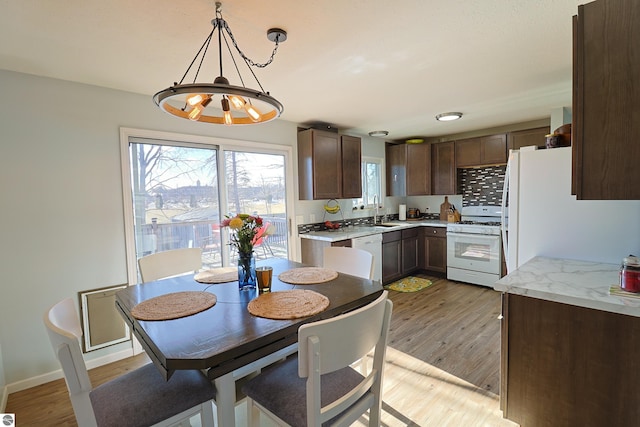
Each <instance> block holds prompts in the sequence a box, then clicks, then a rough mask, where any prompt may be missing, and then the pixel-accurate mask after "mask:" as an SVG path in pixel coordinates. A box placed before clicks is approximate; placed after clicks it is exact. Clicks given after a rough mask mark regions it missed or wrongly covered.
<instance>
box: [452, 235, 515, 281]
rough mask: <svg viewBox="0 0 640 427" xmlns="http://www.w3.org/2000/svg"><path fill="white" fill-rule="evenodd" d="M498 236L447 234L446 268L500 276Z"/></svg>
mask: <svg viewBox="0 0 640 427" xmlns="http://www.w3.org/2000/svg"><path fill="white" fill-rule="evenodd" d="M500 249H501V248H500V236H495V235H487V234H467V233H454V232H448V233H447V267H453V268H461V269H464V270H471V271H478V272H482V273H490V274H500V268H501V263H502V259H501V258H502V254H501V251H500Z"/></svg>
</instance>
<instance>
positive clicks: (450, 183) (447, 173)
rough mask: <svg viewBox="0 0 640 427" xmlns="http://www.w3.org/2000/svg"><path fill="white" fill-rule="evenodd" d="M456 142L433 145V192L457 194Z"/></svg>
mask: <svg viewBox="0 0 640 427" xmlns="http://www.w3.org/2000/svg"><path fill="white" fill-rule="evenodd" d="M455 161H456V159H455V143H454V142H453V141H450V142H442V143H440V144H432V145H431V194H433V195H448V194H456V165H455Z"/></svg>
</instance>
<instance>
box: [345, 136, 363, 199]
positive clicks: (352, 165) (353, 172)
mask: <svg viewBox="0 0 640 427" xmlns="http://www.w3.org/2000/svg"><path fill="white" fill-rule="evenodd" d="M340 146H341V150H342V153H341V154H342V194H341V196H340V197H342V198H344V199H350V198H352V199H357V198H360V197H362V143H361V140H360V138H357V137H355V136H349V135H341V136H340Z"/></svg>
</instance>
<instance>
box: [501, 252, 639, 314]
mask: <svg viewBox="0 0 640 427" xmlns="http://www.w3.org/2000/svg"><path fill="white" fill-rule="evenodd" d="M619 271H620V266H619V265H617V264H604V263H597V262H589V261H577V260H569V259H558V258H546V257H535V258H533V259H531V260H529V261H528V262H526V263H525V264H523V265H522V266H520V267H519V268H518V269H517V270H515V271H513V272H511V273H509V274H508V275H507V276H505V277H503V278H502V279H500V280H498V281H497V282H496V283H495V284H494V286H493V288H494V289H495V290H497V291H501V292H506V293H510V294H515V295H523V296H528V297H532V298H539V299H543V300H546V301H554V302H560V303H564V304H570V305H575V306H578V307H585V308H592V309H596V310H603V311H608V312H611V313H618V314H626V315H629V316H635V317H640V298H633V297H623V296H617V295H610V294H609V289H610V288H611V286H612V285H616V284H618V282H619V278H618V277H619V276H618V274H619Z"/></svg>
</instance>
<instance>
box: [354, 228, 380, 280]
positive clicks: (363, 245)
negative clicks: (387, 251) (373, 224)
mask: <svg viewBox="0 0 640 427" xmlns="http://www.w3.org/2000/svg"><path fill="white" fill-rule="evenodd" d="M351 247H353V248H356V249H362V250H365V251H367V252H369V253H370V254H371V255H373V280H376V281H378V282H382V233H378V234H371V235H369V236H363V237H356V238H353V239H351Z"/></svg>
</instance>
